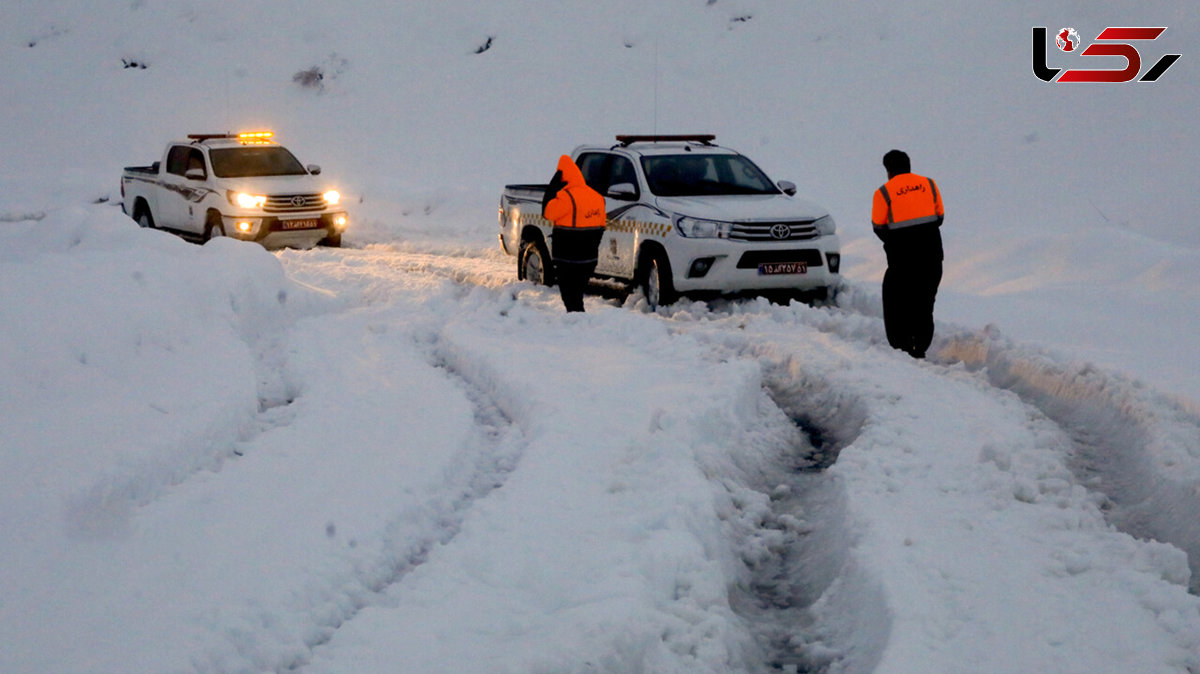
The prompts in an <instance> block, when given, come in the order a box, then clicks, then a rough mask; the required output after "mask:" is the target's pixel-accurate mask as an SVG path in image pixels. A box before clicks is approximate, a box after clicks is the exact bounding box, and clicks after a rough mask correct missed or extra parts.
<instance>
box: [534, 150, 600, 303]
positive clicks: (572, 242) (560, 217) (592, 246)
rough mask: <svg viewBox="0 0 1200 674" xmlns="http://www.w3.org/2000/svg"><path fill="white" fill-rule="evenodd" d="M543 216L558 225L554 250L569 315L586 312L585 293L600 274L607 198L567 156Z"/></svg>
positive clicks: (562, 159)
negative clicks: (598, 262) (585, 179)
mask: <svg viewBox="0 0 1200 674" xmlns="http://www.w3.org/2000/svg"><path fill="white" fill-rule="evenodd" d="M542 215H543V216H545V217H546V219H547V220H549V221H550V222H552V223H554V231H553V232H552V233H551V234H550V247H551V250H552V251H553V256H554V275H555V278H556V279H557V281H558V291H559V293H560V294H561V295H562V301H563V306H565V307H566V309H567V311H568V312H572V311H583V289H584V287H585V286H587V283H588V280H589V279H590V278H591V277H592V272H593V271H595V270H596V262H597V260H598V259H599V251H600V238H601V237H603V236H604V225H605V223H606V222H607V221H608V217H607V216H606V214H605V211H604V197H602V196H600V193H599V192H597V191H595V190H593V189H592V188H590V187H588V186H587V183H586V182H584V180H583V173H582V172H580V170H579V167H578V166H576V164H575V161H574V160H572V159H571V158H570V157H568V156H567V155H565V154H564V155H563V156H561V157H559V159H558V171H557V172H556V173H555V174H554V177H553V178H551V179H550V185H549V186H547V188H546V196H545V197H544V198H543V199H542Z"/></svg>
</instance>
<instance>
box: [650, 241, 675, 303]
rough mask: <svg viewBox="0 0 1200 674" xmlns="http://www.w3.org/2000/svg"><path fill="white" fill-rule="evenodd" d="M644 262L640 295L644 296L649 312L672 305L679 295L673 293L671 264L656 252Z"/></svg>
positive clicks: (665, 257)
mask: <svg viewBox="0 0 1200 674" xmlns="http://www.w3.org/2000/svg"><path fill="white" fill-rule="evenodd" d="M644 260H645V269H644V270H643V271H642V293H643V294H644V295H645V296H646V302H647V303H648V304H649V305H650V310H651V311H653V310H655V309H657V308H659V307H665V306H667V305H670V304H674V303H675V300H676V299H678V298H679V295H678V294H677V293H676V292H675V282H674V280H673V277H672V275H671V263H670V262H669V261H668V260H667V256H666V255H665V254H664V253H661V252H657V251H656V252H653V253H650V254H649V255H648V256H646V257H645V258H644Z"/></svg>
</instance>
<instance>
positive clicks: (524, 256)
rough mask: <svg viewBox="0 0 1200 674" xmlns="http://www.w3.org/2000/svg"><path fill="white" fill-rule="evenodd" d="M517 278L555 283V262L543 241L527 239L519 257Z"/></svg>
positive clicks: (548, 284)
mask: <svg viewBox="0 0 1200 674" xmlns="http://www.w3.org/2000/svg"><path fill="white" fill-rule="evenodd" d="M517 279H518V280H524V281H529V282H530V283H536V284H537V285H543V286H552V285H554V263H553V262H552V261H551V260H550V251H548V250H546V244H544V243H542V242H541V241H526V242H525V243H524V244H523V245H522V246H521V254H520V255H519V256H518V257H517Z"/></svg>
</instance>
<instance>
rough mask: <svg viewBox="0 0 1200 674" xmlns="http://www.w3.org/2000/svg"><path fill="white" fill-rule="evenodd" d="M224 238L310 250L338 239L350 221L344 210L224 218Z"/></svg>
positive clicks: (229, 216)
mask: <svg viewBox="0 0 1200 674" xmlns="http://www.w3.org/2000/svg"><path fill="white" fill-rule="evenodd" d="M222 220H223V223H224V225H225V235H226V236H231V237H234V238H237V239H241V240H243V241H256V242H258V243H261V244H262V245H263V246H265V247H267V248H311V247H313V246H315V245H317V243H319V242H320V241H322V240H324V239H327V238H329V237H333V236H340V235H341V234H342V232H344V231H346V227H347V226H348V225H349V224H350V219H349V217H348V216H347V215H346V213H345V212H344V211H337V212H330V213H289V214H288V215H287V216H285V217H279V216H274V215H263V214H261V213H258V214H253V215H243V216H235V215H223V216H222Z"/></svg>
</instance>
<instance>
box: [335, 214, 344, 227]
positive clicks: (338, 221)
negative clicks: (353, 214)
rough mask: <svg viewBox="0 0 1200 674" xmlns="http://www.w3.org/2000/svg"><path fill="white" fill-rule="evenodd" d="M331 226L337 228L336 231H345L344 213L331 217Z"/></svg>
mask: <svg viewBox="0 0 1200 674" xmlns="http://www.w3.org/2000/svg"><path fill="white" fill-rule="evenodd" d="M333 226H334V227H336V228H338V229H345V227H346V214H345V213H339V214H338V215H335V216H333Z"/></svg>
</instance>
